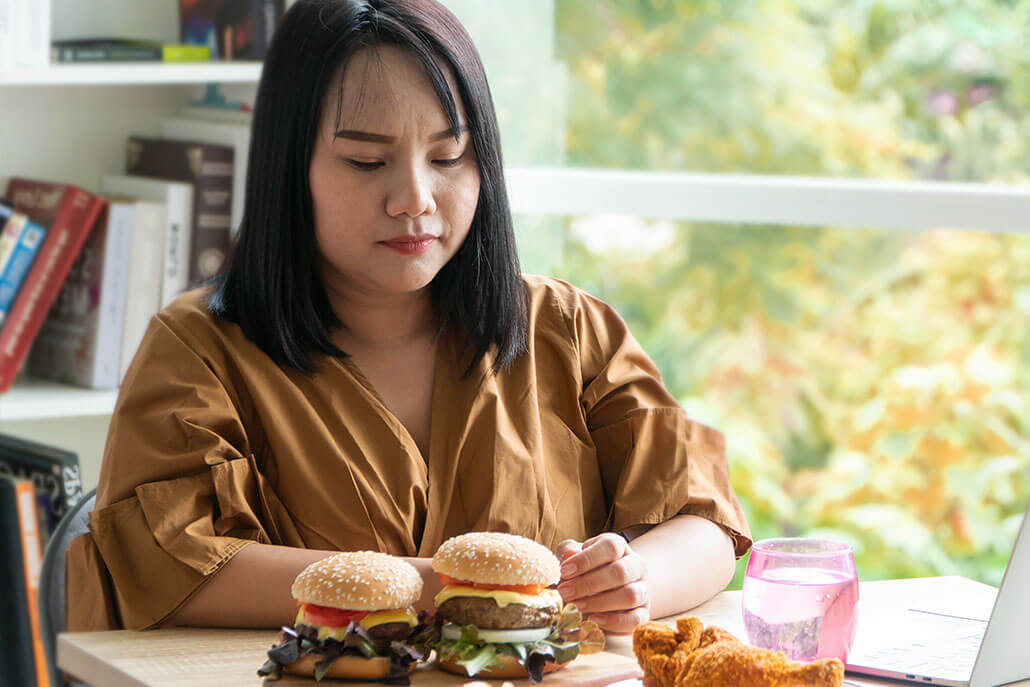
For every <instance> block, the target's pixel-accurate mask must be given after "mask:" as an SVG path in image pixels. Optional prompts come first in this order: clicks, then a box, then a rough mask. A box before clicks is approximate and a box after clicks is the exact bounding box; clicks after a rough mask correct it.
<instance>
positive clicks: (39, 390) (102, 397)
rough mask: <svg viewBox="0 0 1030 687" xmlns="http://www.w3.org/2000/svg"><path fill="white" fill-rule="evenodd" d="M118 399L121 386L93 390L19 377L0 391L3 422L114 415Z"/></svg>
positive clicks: (0, 410) (0, 414)
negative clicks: (15, 381)
mask: <svg viewBox="0 0 1030 687" xmlns="http://www.w3.org/2000/svg"><path fill="white" fill-rule="evenodd" d="M117 398H118V390H117V389H111V390H108V391H92V390H90V389H79V388H76V387H71V386H65V385H63V384H55V383H53V382H45V381H42V380H38V379H27V380H19V381H18V382H17V383H15V385H14V386H12V387H11V389H10V390H8V391H7V392H6V393H4V394H0V422H2V421H10V420H45V419H49V418H60V417H75V416H78V417H87V416H101V415H110V414H111V412H112V411H113V410H114V403H115V400H116V399H117Z"/></svg>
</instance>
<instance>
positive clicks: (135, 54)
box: [50, 45, 163, 62]
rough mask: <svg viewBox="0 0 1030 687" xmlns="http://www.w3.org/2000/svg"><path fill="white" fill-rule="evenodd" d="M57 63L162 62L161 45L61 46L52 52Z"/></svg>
mask: <svg viewBox="0 0 1030 687" xmlns="http://www.w3.org/2000/svg"><path fill="white" fill-rule="evenodd" d="M50 55H51V58H52V59H53V60H54V61H55V62H160V61H161V59H162V58H163V51H162V49H161V46H160V45H61V46H56V47H54V48H53V49H52V50H51V52H50Z"/></svg>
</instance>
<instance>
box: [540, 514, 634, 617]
mask: <svg viewBox="0 0 1030 687" xmlns="http://www.w3.org/2000/svg"><path fill="white" fill-rule="evenodd" d="M558 558H559V559H560V560H561V564H562V565H561V577H562V579H561V582H560V583H559V584H558V592H559V593H560V594H561V595H562V599H564V600H565V602H566V603H575V604H576V606H577V607H578V608H579V609H580V611H582V612H583V614H584V615H585V616H588V617H589V618H590V620H592V621H594V622H595V623H597V625H598V627H600V628H601V629H602V630H606V631H608V632H620V633H621V632H632V631H633V628H635V627H636V626H637V625H639V624H640V623H642V622H644V621H645V620H647V619H648V618H650V617H651V614H650V612H649V611H648V594H647V582H646V580H647V569H646V566H645V564H644V559H643V558H641V557H640V556H639V555H637V554H636V552H634V551H633V549H631V548H630V546H629V544H627V543H626V540H625V539H623V538H622V537H621V536H619V535H617V534H613V533H611V532H605V533H603V534H599V535H597V536H596V537H593V538H592V539H587V540H586V541H585V542H583V543H580V542H578V541H575V540H573V539H566V540H565V541H563V542H562V543H561V544H559V545H558Z"/></svg>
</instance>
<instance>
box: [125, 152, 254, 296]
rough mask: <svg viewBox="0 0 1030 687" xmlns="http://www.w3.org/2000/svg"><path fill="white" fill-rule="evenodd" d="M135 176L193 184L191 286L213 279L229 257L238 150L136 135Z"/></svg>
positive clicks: (129, 165)
mask: <svg viewBox="0 0 1030 687" xmlns="http://www.w3.org/2000/svg"><path fill="white" fill-rule="evenodd" d="M127 152H128V163H127V169H128V173H129V174H138V175H144V176H151V177H158V178H162V179H171V180H174V181H181V182H187V183H190V184H192V185H193V235H192V236H191V237H190V260H189V284H190V286H194V285H196V284H198V283H200V282H202V281H204V280H205V279H208V278H210V277H213V276H214V275H215V274H217V273H218V271H219V270H220V269H221V268H222V263H223V262H224V261H225V257H226V255H228V253H229V242H230V240H231V231H230V227H231V221H232V185H233V180H232V175H233V149H232V148H230V147H229V146H223V145H214V144H211V143H201V142H197V141H174V140H170V139H165V138H144V137H142V136H132V137H131V138H130V139H129V145H128V151H127Z"/></svg>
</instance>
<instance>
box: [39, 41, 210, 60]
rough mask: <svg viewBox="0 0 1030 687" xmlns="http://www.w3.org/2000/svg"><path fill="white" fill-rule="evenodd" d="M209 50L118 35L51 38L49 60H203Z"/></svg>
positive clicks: (208, 54) (207, 55) (200, 46)
mask: <svg viewBox="0 0 1030 687" xmlns="http://www.w3.org/2000/svg"><path fill="white" fill-rule="evenodd" d="M210 58H211V51H210V50H209V49H208V48H207V46H203V45H185V44H177V43H156V42H153V41H133V40H125V39H120V38H87V39H76V40H63V41H54V42H53V43H52V44H51V48H50V60H51V61H52V62H206V61H208V60H209V59H210Z"/></svg>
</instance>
